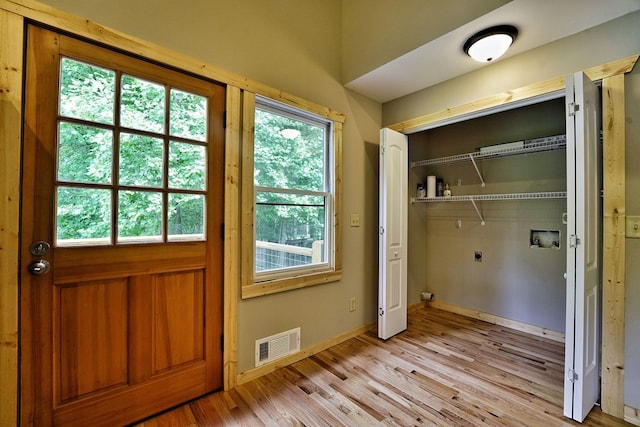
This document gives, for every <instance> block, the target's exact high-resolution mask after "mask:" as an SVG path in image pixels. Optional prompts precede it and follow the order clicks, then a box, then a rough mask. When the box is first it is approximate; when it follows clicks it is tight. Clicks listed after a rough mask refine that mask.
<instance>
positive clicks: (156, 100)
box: [120, 75, 165, 133]
mask: <svg viewBox="0 0 640 427" xmlns="http://www.w3.org/2000/svg"><path fill="white" fill-rule="evenodd" d="M121 92H122V96H121V100H120V109H121V110H120V124H121V125H122V126H124V127H128V128H131V129H138V130H144V131H148V132H155V133H162V132H163V131H164V105H165V91H164V86H162V85H159V84H156V83H151V82H148V81H146V80H142V79H138V78H136V77H131V76H127V75H123V76H122V89H121Z"/></svg>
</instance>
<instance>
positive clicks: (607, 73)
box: [385, 55, 640, 133]
mask: <svg viewBox="0 0 640 427" xmlns="http://www.w3.org/2000/svg"><path fill="white" fill-rule="evenodd" d="M639 56H640V55H632V56H628V57H626V58H622V59H618V60H616V61H612V62H608V63H606V64H602V65H597V66H595V67H591V68H587V69H586V70H584V72H585V74H586V75H587V76H588V77H589V78H590V79H591V80H592V81H597V80H604V79H605V78H607V77H612V76H616V75H619V74H625V73H628V72H629V71H631V70H632V69H633V66H634V65H635V64H636V61H637V60H638V57H639ZM565 81H566V76H560V77H555V78H552V79H549V80H544V81H542V82H538V83H533V84H531V85H528V86H524V87H521V88H519V89H513V90H508V91H506V92H502V93H499V94H497V95H492V96H489V97H486V98H482V99H479V100H477V101H473V102H470V103H468V104H463V105H459V106H456V107H451V108H447V109H446V110H442V111H436V112H434V113H429V114H426V115H423V116H419V117H416V118H413V119H409V120H404V121H402V122H399V123H395V124H392V125H388V126H385V127H388V128H389V129H393V130H395V131H398V132H402V133H412V132H416V131H417V130H420V128H423V127H425V126H427V125H429V124H432V123H436V122H441V121H446V120H449V119H452V118H456V117H460V116H464V115H467V114H472V113H476V112H479V111H483V110H487V109H490V108H494V107H498V106H501V105H507V104H510V103H512V102H517V101H522V100H525V99H529V98H533V97H536V96H541V95H546V94H549V93H552V92H557V91H560V90H564V89H565V85H566V83H565Z"/></svg>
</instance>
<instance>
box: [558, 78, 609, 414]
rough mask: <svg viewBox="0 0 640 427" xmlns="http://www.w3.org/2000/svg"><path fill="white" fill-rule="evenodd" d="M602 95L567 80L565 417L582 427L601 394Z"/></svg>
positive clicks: (578, 81) (576, 80)
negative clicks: (600, 136) (600, 234)
mask: <svg viewBox="0 0 640 427" xmlns="http://www.w3.org/2000/svg"><path fill="white" fill-rule="evenodd" d="M599 117H600V116H599V95H598V89H597V88H596V86H595V85H594V84H593V83H592V82H591V81H590V80H589V78H588V77H586V76H585V75H584V74H583V73H576V74H575V75H574V76H570V77H568V78H567V235H568V245H567V313H566V315H567V318H566V319H567V320H566V342H565V372H566V375H565V388H564V415H565V416H567V417H569V418H573V419H574V420H576V421H580V422H582V421H583V420H584V418H585V417H586V416H587V414H588V413H589V411H590V410H591V408H592V407H593V405H594V404H595V403H596V401H597V400H598V397H599V393H600V378H599V360H598V357H599V349H600V337H599V320H598V319H599V312H600V308H599V304H600V302H599V300H600V292H599V283H600V271H599V255H598V251H599V244H600V239H599V216H600V208H599V206H600V185H599V179H598V176H599V173H598V165H599V130H600V125H599Z"/></svg>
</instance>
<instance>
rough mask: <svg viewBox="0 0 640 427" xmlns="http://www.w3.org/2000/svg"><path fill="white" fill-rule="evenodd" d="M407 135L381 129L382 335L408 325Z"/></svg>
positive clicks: (380, 327)
mask: <svg viewBox="0 0 640 427" xmlns="http://www.w3.org/2000/svg"><path fill="white" fill-rule="evenodd" d="M407 151H408V148H407V136H406V135H403V134H401V133H398V132H395V131H393V130H391V129H381V130H380V202H379V203H380V243H379V248H380V259H379V263H380V269H379V270H380V271H379V279H378V280H379V284H378V304H379V306H378V337H380V338H382V339H385V340H386V339H387V338H390V337H392V336H394V335H396V334H398V333H400V332H402V331H404V330H405V329H407V219H408V218H407V207H408V199H407V175H408V167H409V165H408V163H409V157H408V153H407Z"/></svg>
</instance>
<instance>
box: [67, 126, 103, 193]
mask: <svg viewBox="0 0 640 427" xmlns="http://www.w3.org/2000/svg"><path fill="white" fill-rule="evenodd" d="M58 141H59V142H58V180H59V181H67V182H87V183H101V184H109V183H111V170H112V168H111V165H112V146H113V133H112V132H111V131H110V130H108V129H101V128H96V127H92V126H83V125H78V124H73V123H67V122H61V123H60V124H59V125H58Z"/></svg>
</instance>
